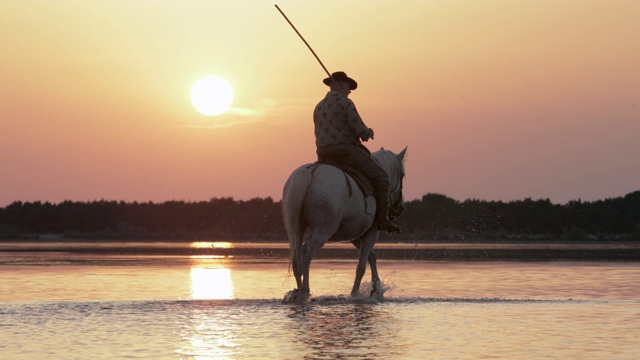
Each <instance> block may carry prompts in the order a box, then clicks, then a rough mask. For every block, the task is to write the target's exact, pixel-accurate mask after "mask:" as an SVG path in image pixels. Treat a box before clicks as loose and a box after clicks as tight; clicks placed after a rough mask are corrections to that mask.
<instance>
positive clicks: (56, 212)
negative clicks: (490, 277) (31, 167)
mask: <svg viewBox="0 0 640 360" xmlns="http://www.w3.org/2000/svg"><path fill="white" fill-rule="evenodd" d="M405 207H406V210H405V213H404V214H403V215H402V217H400V219H399V222H400V224H401V225H402V227H403V229H404V231H403V233H401V234H393V235H391V234H383V236H382V239H384V240H414V241H452V240H456V241H458V240H518V239H520V240H534V239H536V240H624V241H630V240H633V241H640V191H636V192H633V193H630V194H627V195H626V196H624V197H619V198H612V199H606V200H598V201H593V202H583V201H580V200H578V201H571V202H569V203H567V204H565V205H559V204H552V203H551V202H550V201H549V200H548V199H546V200H531V199H525V200H518V201H511V202H502V201H497V202H496V201H482V200H473V199H470V200H465V201H463V202H460V201H456V200H454V199H451V198H449V197H447V196H445V195H440V194H427V195H425V196H423V197H422V199H420V200H413V201H409V202H406V203H405ZM43 237H63V238H68V239H112V240H194V239H216V240H220V239H228V240H283V239H286V234H285V232H284V227H283V223H282V217H281V203H280V202H276V201H273V199H271V198H265V199H263V198H255V199H251V200H248V201H236V200H234V199H233V198H213V199H211V200H210V201H202V202H184V201H168V202H163V203H152V202H146V203H138V202H133V203H126V202H123V201H120V202H118V201H105V200H100V201H92V202H72V201H64V202H62V203H59V204H51V203H48V202H45V203H42V202H39V201H37V202H19V201H18V202H14V203H12V204H11V205H8V206H7V207H4V208H0V239H25V238H43Z"/></svg>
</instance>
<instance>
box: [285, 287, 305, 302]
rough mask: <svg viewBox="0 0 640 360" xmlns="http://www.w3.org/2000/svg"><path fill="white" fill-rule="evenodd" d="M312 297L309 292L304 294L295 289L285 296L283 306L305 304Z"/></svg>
mask: <svg viewBox="0 0 640 360" xmlns="http://www.w3.org/2000/svg"><path fill="white" fill-rule="evenodd" d="M310 296H311V294H310V293H308V292H302V291H300V290H298V289H293V290H291V291H289V292H288V293H286V294H284V299H282V303H283V304H298V305H300V304H304V303H305V302H307V301H308V300H309V297H310Z"/></svg>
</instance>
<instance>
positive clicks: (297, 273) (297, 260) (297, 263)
mask: <svg viewBox="0 0 640 360" xmlns="http://www.w3.org/2000/svg"><path fill="white" fill-rule="evenodd" d="M304 232H305V229H304V228H302V229H300V234H299V239H301V241H302V240H304ZM301 254H302V246H300V247H298V249H297V251H296V252H295V253H294V254H293V256H291V269H292V270H293V277H295V278H296V289H297V290H300V289H301V287H302V268H301V266H302V261H301V256H300V255H301Z"/></svg>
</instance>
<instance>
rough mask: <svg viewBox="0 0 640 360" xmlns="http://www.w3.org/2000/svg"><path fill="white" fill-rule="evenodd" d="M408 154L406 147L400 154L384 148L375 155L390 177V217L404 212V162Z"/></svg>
mask: <svg viewBox="0 0 640 360" xmlns="http://www.w3.org/2000/svg"><path fill="white" fill-rule="evenodd" d="M406 154H407V148H406V147H405V148H404V150H402V151H401V152H400V153H399V154H396V153H394V152H392V151H389V150H385V149H384V148H382V149H380V151H376V152H375V153H374V157H375V158H376V159H377V161H376V162H377V163H378V165H380V166H381V167H382V168H383V169H384V170H385V171H386V172H387V174H388V175H389V188H390V189H391V190H390V192H389V197H390V200H391V201H390V202H389V215H390V216H391V217H397V216H400V215H401V214H402V212H403V211H404V198H403V195H402V182H403V181H404V175H405V172H404V160H405V157H406Z"/></svg>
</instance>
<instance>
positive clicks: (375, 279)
mask: <svg viewBox="0 0 640 360" xmlns="http://www.w3.org/2000/svg"><path fill="white" fill-rule="evenodd" d="M369 267H370V268H371V293H370V294H369V295H370V296H373V295H374V294H375V293H377V292H378V286H382V281H380V277H379V276H378V266H377V265H376V253H375V252H373V249H372V250H371V251H370V252H369Z"/></svg>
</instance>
